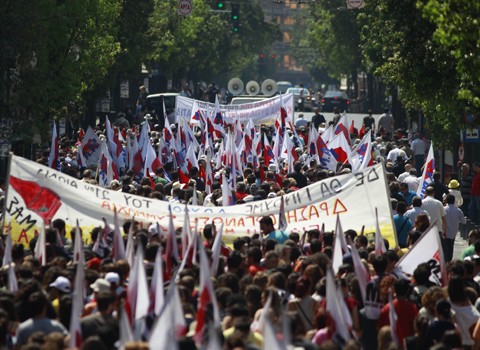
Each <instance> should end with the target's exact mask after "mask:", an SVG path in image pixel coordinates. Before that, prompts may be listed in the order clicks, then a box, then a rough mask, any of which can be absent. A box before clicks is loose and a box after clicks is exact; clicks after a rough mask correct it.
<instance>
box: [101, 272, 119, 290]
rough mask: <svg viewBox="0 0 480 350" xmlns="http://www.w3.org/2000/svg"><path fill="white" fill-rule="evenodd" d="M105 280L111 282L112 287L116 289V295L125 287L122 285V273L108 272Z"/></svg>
mask: <svg viewBox="0 0 480 350" xmlns="http://www.w3.org/2000/svg"><path fill="white" fill-rule="evenodd" d="M105 280H106V281H107V282H109V283H110V289H111V290H113V291H115V295H120V294H121V293H122V291H123V287H122V286H121V285H120V275H119V274H118V273H116V272H107V273H106V274H105Z"/></svg>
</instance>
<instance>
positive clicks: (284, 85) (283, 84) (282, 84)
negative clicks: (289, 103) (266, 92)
mask: <svg viewBox="0 0 480 350" xmlns="http://www.w3.org/2000/svg"><path fill="white" fill-rule="evenodd" d="M291 87H293V84H292V83H291V82H289V81H277V92H278V93H279V94H282V95H283V94H284V93H285V92H286V91H287V89H288V88H291Z"/></svg>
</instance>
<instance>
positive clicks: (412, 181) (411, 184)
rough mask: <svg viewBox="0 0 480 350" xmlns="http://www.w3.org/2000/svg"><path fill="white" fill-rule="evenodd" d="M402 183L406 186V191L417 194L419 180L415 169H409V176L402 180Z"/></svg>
mask: <svg viewBox="0 0 480 350" xmlns="http://www.w3.org/2000/svg"><path fill="white" fill-rule="evenodd" d="M402 182H403V183H406V184H407V185H408V189H409V190H410V191H413V192H417V189H418V184H419V182H420V179H419V178H418V177H417V170H416V169H415V168H411V169H410V175H408V176H407V177H406V178H404V179H403V181H402Z"/></svg>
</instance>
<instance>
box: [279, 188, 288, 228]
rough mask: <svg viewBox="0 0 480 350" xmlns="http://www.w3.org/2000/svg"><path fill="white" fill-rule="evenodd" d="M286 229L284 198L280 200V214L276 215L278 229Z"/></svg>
mask: <svg viewBox="0 0 480 350" xmlns="http://www.w3.org/2000/svg"><path fill="white" fill-rule="evenodd" d="M287 227H288V222H287V216H286V215H285V198H284V196H281V199H280V213H279V214H278V229H279V230H281V231H285V230H286V229H287Z"/></svg>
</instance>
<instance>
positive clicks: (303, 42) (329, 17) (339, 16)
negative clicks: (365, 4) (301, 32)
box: [296, 2, 363, 95]
mask: <svg viewBox="0 0 480 350" xmlns="http://www.w3.org/2000/svg"><path fill="white" fill-rule="evenodd" d="M311 6H312V9H311V13H310V18H309V19H308V20H307V27H308V29H307V35H306V36H304V37H302V38H301V39H298V36H297V39H296V41H297V42H298V43H299V44H298V45H299V48H300V50H299V54H300V55H298V58H299V60H300V61H301V62H305V61H304V60H303V57H305V58H307V59H308V61H307V64H308V66H309V68H310V69H311V70H313V69H317V70H320V71H321V70H323V69H326V70H327V72H328V73H329V75H330V76H331V77H334V78H336V79H340V77H341V76H342V75H345V74H346V75H348V76H349V78H350V82H351V84H353V85H354V86H355V90H356V81H357V74H358V73H359V72H361V71H362V70H363V65H362V60H361V57H362V55H361V52H360V34H359V33H360V29H359V26H358V24H357V21H356V16H357V12H355V11H347V10H346V9H345V8H338V6H337V5H335V4H333V3H330V2H319V3H314V4H312V5H311ZM310 49H313V50H314V53H315V54H314V56H313V57H312V55H311V54H309V50H310ZM312 58H313V60H312ZM351 84H349V86H350V85H351ZM357 92H358V91H355V95H357V94H356V93H357Z"/></svg>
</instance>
